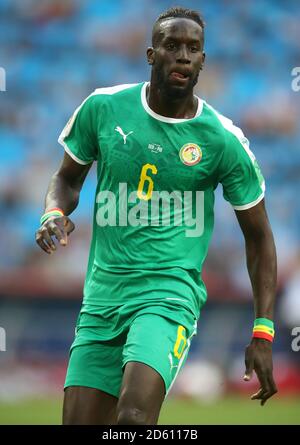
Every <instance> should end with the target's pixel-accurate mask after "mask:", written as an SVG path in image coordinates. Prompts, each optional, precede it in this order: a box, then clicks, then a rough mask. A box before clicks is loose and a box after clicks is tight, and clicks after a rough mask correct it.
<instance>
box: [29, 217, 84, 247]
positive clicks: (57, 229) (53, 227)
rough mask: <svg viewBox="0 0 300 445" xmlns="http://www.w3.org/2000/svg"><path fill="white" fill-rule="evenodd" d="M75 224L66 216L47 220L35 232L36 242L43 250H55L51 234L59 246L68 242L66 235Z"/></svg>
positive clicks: (71, 230)
mask: <svg viewBox="0 0 300 445" xmlns="http://www.w3.org/2000/svg"><path fill="white" fill-rule="evenodd" d="M74 228H75V226H74V224H73V222H72V221H71V220H70V219H69V218H68V217H66V216H64V217H59V218H51V219H49V220H47V221H46V222H45V223H44V224H43V225H42V227H40V228H39V229H38V230H37V232H36V237H35V239H36V242H37V244H38V245H39V246H40V248H41V249H42V250H44V252H46V253H48V254H51V253H52V252H54V251H55V250H56V245H55V242H54V240H53V239H52V237H53V236H55V238H56V239H57V241H58V242H59V244H60V245H61V246H66V245H67V243H68V235H69V234H70V233H71V232H73V230H74Z"/></svg>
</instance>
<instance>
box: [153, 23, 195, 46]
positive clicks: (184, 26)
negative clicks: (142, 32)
mask: <svg viewBox="0 0 300 445" xmlns="http://www.w3.org/2000/svg"><path fill="white" fill-rule="evenodd" d="M156 31H157V34H158V37H159V40H165V39H167V38H176V39H183V40H185V39H188V40H200V41H201V40H202V38H203V31H202V28H201V26H200V25H199V24H198V23H196V22H195V21H194V20H191V19H185V18H171V19H166V20H163V21H162V22H160V23H159V26H158V28H157V30H156Z"/></svg>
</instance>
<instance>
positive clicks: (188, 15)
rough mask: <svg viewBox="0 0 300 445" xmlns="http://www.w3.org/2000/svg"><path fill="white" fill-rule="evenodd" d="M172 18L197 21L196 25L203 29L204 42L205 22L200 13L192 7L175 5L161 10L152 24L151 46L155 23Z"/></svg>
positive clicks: (153, 43)
mask: <svg viewBox="0 0 300 445" xmlns="http://www.w3.org/2000/svg"><path fill="white" fill-rule="evenodd" d="M173 18H182V19H190V20H194V22H196V23H198V25H200V26H201V28H202V31H203V43H204V28H205V22H204V20H203V17H202V16H201V14H200V13H199V12H197V11H194V10H193V9H188V8H182V7H180V6H175V7H172V8H169V9H167V10H166V11H165V12H162V13H161V14H160V15H159V16H158V18H157V19H156V21H155V23H154V25H153V30H152V45H153V46H154V45H155V43H156V42H155V41H154V31H155V29H156V27H157V25H158V24H159V23H160V22H162V21H164V20H167V19H173Z"/></svg>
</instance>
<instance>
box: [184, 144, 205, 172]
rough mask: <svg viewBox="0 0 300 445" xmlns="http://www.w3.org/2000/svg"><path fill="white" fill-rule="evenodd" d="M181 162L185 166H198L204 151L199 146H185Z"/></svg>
mask: <svg viewBox="0 0 300 445" xmlns="http://www.w3.org/2000/svg"><path fill="white" fill-rule="evenodd" d="M179 156H180V160H181V162H183V163H184V164H185V165H189V166H192V165H196V164H198V162H200V161H201V159H202V150H201V148H200V147H199V146H198V145H197V144H192V143H188V144H185V145H184V146H183V147H182V148H181V149H180V152H179Z"/></svg>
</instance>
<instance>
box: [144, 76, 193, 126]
mask: <svg viewBox="0 0 300 445" xmlns="http://www.w3.org/2000/svg"><path fill="white" fill-rule="evenodd" d="M146 99H147V102H148V105H149V107H150V108H151V109H152V110H153V111H154V112H155V113H157V114H160V115H161V116H166V117H171V118H174V119H191V118H193V117H195V114H196V112H197V108H198V100H197V98H196V97H195V96H194V94H193V91H191V92H188V93H187V95H186V96H183V97H172V96H169V95H167V94H166V93H165V92H164V91H163V90H162V89H161V88H160V86H158V85H157V84H156V83H155V82H154V81H153V79H151V82H150V85H148V86H147V90H146Z"/></svg>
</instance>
